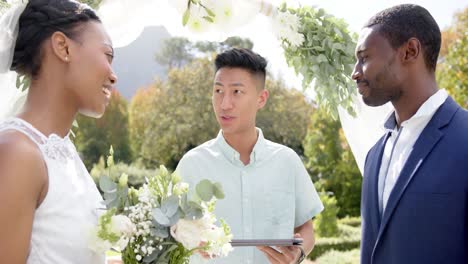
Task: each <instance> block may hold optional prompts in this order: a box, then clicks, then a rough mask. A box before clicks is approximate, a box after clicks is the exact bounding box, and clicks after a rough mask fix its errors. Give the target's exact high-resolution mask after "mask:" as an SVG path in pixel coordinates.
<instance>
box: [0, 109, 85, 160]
mask: <svg viewBox="0 0 468 264" xmlns="http://www.w3.org/2000/svg"><path fill="white" fill-rule="evenodd" d="M9 129H12V130H16V131H19V132H21V133H23V134H24V135H26V136H27V137H28V138H30V139H31V140H32V141H33V142H34V143H36V144H37V145H38V146H39V149H40V150H41V151H42V153H43V154H44V155H45V156H46V157H48V158H51V159H53V160H60V161H65V160H67V159H74V153H75V152H76V148H75V146H74V145H73V143H71V141H70V138H69V136H68V135H67V136H66V137H65V138H61V137H59V136H57V135H56V134H51V135H50V136H49V137H46V136H45V135H44V134H42V133H41V132H40V131H39V130H37V129H36V128H35V127H34V126H32V125H31V124H30V123H28V122H26V121H25V120H23V119H21V118H16V117H13V118H8V119H7V120H5V121H4V122H2V123H0V131H4V130H9Z"/></svg>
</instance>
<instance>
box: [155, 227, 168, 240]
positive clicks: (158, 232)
mask: <svg viewBox="0 0 468 264" xmlns="http://www.w3.org/2000/svg"><path fill="white" fill-rule="evenodd" d="M151 234H153V235H154V236H157V237H160V238H167V237H169V228H168V227H162V226H157V227H156V228H151Z"/></svg>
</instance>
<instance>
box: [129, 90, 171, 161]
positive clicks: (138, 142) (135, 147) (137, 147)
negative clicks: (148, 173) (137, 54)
mask: <svg viewBox="0 0 468 264" xmlns="http://www.w3.org/2000/svg"><path fill="white" fill-rule="evenodd" d="M162 85H163V84H162V83H161V82H160V81H156V82H155V83H154V84H152V85H151V86H149V87H146V88H140V89H138V90H137V92H136V93H135V95H134V96H133V98H132V101H131V102H130V106H129V109H128V123H129V134H130V148H131V150H132V153H133V154H134V157H135V158H138V157H141V155H140V153H141V147H142V144H143V141H144V137H145V130H146V126H147V123H148V120H149V118H150V117H149V114H148V113H150V111H151V109H152V108H153V105H155V104H156V103H157V100H158V98H159V97H160V96H161V93H162V90H161V87H162Z"/></svg>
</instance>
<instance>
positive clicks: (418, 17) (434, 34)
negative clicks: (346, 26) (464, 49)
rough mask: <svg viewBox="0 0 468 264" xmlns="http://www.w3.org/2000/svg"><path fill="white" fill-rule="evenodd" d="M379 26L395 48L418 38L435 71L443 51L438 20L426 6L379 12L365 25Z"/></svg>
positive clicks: (412, 6) (380, 30) (395, 7)
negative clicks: (441, 49) (440, 53)
mask: <svg viewBox="0 0 468 264" xmlns="http://www.w3.org/2000/svg"><path fill="white" fill-rule="evenodd" d="M374 26H376V29H377V31H378V32H379V33H380V34H382V36H384V37H385V38H386V39H387V40H388V41H389V42H390V44H391V45H392V47H393V48H394V49H397V48H399V47H400V46H401V45H403V43H405V42H406V41H408V40H409V39H410V38H413V37H414V38H417V39H418V40H419V42H420V43H421V47H422V49H423V55H424V61H425V64H426V67H427V68H428V69H429V70H432V71H435V69H436V65H437V58H438V56H439V51H440V43H441V33H440V29H439V26H438V25H437V22H436V21H435V20H434V18H433V17H432V16H431V14H430V13H429V11H427V10H426V9H425V8H424V7H421V6H418V5H413V4H402V5H397V6H394V7H390V8H387V9H385V10H382V11H380V12H379V13H377V14H376V15H374V16H373V17H372V18H370V19H369V21H368V22H367V23H366V24H365V25H364V27H368V28H370V27H374Z"/></svg>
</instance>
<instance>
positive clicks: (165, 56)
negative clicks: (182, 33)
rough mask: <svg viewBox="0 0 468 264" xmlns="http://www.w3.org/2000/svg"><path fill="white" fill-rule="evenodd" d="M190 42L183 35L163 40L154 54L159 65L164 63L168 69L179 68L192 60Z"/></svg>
mask: <svg viewBox="0 0 468 264" xmlns="http://www.w3.org/2000/svg"><path fill="white" fill-rule="evenodd" d="M191 49H192V44H191V42H190V41H189V40H188V39H187V38H185V37H173V38H169V39H166V40H164V43H163V46H162V48H161V50H160V51H159V52H158V53H157V54H156V56H155V59H156V61H157V62H158V63H159V64H161V65H166V66H167V67H168V68H169V69H172V68H174V67H177V68H180V67H181V66H182V65H184V64H186V63H189V62H191V61H192V60H193V56H194V55H192V51H191Z"/></svg>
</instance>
